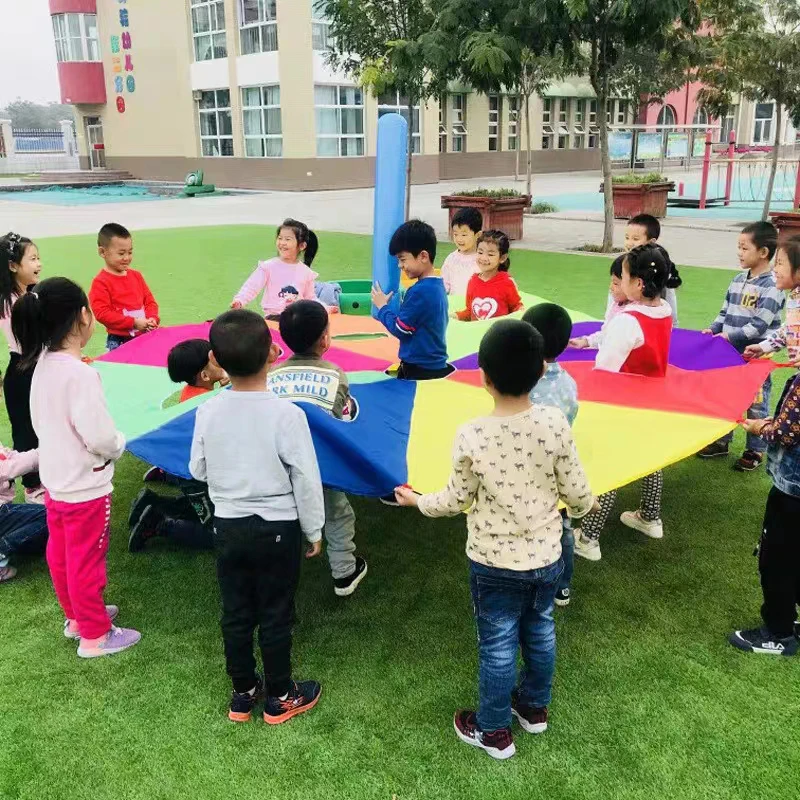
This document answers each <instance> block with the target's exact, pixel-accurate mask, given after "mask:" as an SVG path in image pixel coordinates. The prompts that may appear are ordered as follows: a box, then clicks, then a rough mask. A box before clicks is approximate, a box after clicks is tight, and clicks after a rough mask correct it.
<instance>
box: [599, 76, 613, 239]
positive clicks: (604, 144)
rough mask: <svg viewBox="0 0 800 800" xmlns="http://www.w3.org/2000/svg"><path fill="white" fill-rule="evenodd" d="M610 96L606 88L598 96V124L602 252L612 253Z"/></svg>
mask: <svg viewBox="0 0 800 800" xmlns="http://www.w3.org/2000/svg"><path fill="white" fill-rule="evenodd" d="M607 101H608V96H607V93H606V91H605V86H603V89H602V90H601V91H600V92H599V93H598V95H597V122H598V127H599V129H600V160H601V162H602V166H603V201H604V202H603V209H604V212H605V227H604V229H603V247H602V252H604V253H610V252H611V251H612V250H613V249H614V187H613V185H612V177H613V176H612V174H611V154H610V153H609V152H608V121H607V117H606V103H607Z"/></svg>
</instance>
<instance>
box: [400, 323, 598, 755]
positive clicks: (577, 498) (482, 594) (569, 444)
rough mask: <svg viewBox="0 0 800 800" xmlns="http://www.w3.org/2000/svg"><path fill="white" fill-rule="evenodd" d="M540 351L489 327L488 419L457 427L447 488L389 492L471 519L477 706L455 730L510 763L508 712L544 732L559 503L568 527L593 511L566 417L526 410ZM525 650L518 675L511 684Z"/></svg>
mask: <svg viewBox="0 0 800 800" xmlns="http://www.w3.org/2000/svg"><path fill="white" fill-rule="evenodd" d="M543 351H544V344H543V341H542V337H541V335H540V334H539V333H538V332H537V331H536V330H535V329H534V328H533V327H531V326H530V325H528V324H527V323H526V322H522V320H501V321H499V322H497V323H495V324H494V325H493V326H492V327H491V328H490V329H489V331H488V332H487V333H486V335H485V336H484V337H483V341H482V342H481V345H480V350H479V353H478V361H479V364H480V367H481V370H482V374H483V380H484V386H485V387H486V391H487V392H489V394H490V395H491V396H492V398H493V400H494V411H493V413H492V414H491V415H490V416H488V417H483V418H480V419H476V420H473V421H472V422H468V423H467V424H466V425H464V426H462V427H461V428H460V429H459V431H458V433H457V434H456V441H455V445H454V449H453V472H452V474H451V476H450V480H449V482H448V486H447V488H446V489H444V490H442V491H441V492H438V493H436V494H428V495H423V496H418V495H417V494H415V493H414V492H413V491H412V490H411V489H408V488H405V487H398V488H397V489H396V490H395V493H396V496H397V501H398V503H400V504H401V505H405V506H417V507H418V508H419V510H420V511H421V512H422V513H423V514H425V516H429V517H442V516H457V515H458V514H461V513H463V512H464V511H466V512H467V532H468V533H467V557H468V558H469V565H470V584H471V589H472V600H473V606H474V610H475V621H476V623H477V627H478V657H479V672H480V677H479V706H478V710H477V712H475V711H470V710H462V711H457V712H456V714H455V717H454V720H453V724H454V726H455V730H456V735H457V736H458V737H459V738H460V739H461V740H462V741H463V742H466V743H467V744H470V745H472V746H474V747H479V748H481V749H483V750H485V751H486V752H487V753H488V754H489V755H490V756H492V757H493V758H497V759H505V758H510V757H511V756H513V755H514V752H515V748H514V737H513V735H512V732H511V719H512V714H513V715H514V716H515V717H516V718H517V719H518V720H519V722H520V725H522V727H523V729H524V730H526V731H528V732H529V733H542V732H543V731H545V730H546V729H547V707H548V705H549V704H550V699H551V688H552V682H553V674H554V671H555V656H556V650H555V624H554V622H553V600H554V597H555V594H556V591H557V589H558V582H559V579H560V577H561V574H562V572H563V569H564V566H563V561H562V559H561V536H562V524H561V515H560V513H559V510H558V504H559V500H563V501H564V503H565V504H566V506H567V509H568V511H569V513H570V515H571V516H572V517H574V518H579V517H582V516H584V515H585V514H587V513H588V512H589V511H590V510H591V509H592V507H593V504H594V500H593V498H592V494H591V491H590V490H589V485H588V483H587V482H586V476H585V475H584V472H583V468H582V467H581V464H580V462H579V461H578V455H577V453H576V450H575V445H574V443H573V440H572V433H571V432H570V429H569V425H568V424H567V420H566V419H565V418H564V415H563V414H562V413H561V412H560V411H559V410H558V409H556V408H546V407H544V406H533V405H531V400H530V392H531V390H532V389H533V388H534V387H535V385H536V383H537V382H538V380H539V379H540V378H541V376H542V374H543V372H544V367H545V364H544V352H543ZM520 649H521V650H522V659H523V662H524V665H525V671H524V672H523V673H522V674H521V675H520V676H519V679H517V653H518V651H519V650H520ZM515 686H516V688H515Z"/></svg>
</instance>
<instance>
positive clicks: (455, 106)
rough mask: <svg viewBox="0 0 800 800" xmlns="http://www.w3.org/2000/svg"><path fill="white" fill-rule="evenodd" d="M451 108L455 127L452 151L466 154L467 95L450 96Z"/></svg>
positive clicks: (452, 122)
mask: <svg viewBox="0 0 800 800" xmlns="http://www.w3.org/2000/svg"><path fill="white" fill-rule="evenodd" d="M450 100H451V102H450V108H451V109H452V113H453V118H452V120H450V122H451V124H452V126H453V129H452V130H453V141H452V148H451V149H452V151H453V152H454V153H465V152H466V151H467V96H466V95H465V94H453V95H450Z"/></svg>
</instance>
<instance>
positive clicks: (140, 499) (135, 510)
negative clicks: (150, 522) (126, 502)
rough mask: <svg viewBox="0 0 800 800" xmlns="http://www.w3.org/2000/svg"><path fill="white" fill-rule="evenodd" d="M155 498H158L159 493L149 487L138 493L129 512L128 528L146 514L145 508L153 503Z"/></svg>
mask: <svg viewBox="0 0 800 800" xmlns="http://www.w3.org/2000/svg"><path fill="white" fill-rule="evenodd" d="M154 500H158V495H157V494H156V493H155V492H151V491H150V490H149V489H142V491H141V492H139V494H137V495H136V499H135V500H134V501H133V502H132V503H131V510H130V513H129V514H128V530H130V529H131V528H132V527H133V526H134V525H136V523H137V522H138V521H139V519H140V517H141V516H142V514H144V510H145V509H146V508H147V506H151V505H153V501H154Z"/></svg>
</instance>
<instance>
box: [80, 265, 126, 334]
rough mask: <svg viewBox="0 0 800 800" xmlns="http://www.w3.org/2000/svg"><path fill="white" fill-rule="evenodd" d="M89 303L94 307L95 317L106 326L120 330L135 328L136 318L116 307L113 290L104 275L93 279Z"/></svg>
mask: <svg viewBox="0 0 800 800" xmlns="http://www.w3.org/2000/svg"><path fill="white" fill-rule="evenodd" d="M89 305H91V307H92V313H93V314H94V315H95V318H96V319H97V321H98V322H99V323H100V324H101V325H102V326H103V327H104V328H113V329H115V330H120V331H129V330H132V329H133V323H134V322H135V320H134V318H133V317H128V316H126V315H125V314H123V313H122V312H121V311H117V310H116V309H115V308H114V303H113V302H112V300H111V290H110V289H109V287H108V284H107V283H106V282H105V281H104V280H102V276H98V277H96V278H95V279H94V280H93V281H92V286H91V289H89Z"/></svg>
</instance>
